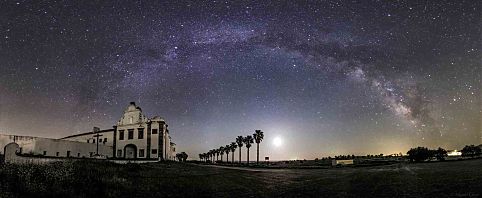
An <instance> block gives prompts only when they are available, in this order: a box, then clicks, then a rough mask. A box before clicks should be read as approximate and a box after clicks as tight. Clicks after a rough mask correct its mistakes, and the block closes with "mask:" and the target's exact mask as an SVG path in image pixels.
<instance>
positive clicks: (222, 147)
mask: <svg viewBox="0 0 482 198" xmlns="http://www.w3.org/2000/svg"><path fill="white" fill-rule="evenodd" d="M225 151H226V150H225V149H224V146H221V147H219V153H221V162H223V156H224V152H225Z"/></svg>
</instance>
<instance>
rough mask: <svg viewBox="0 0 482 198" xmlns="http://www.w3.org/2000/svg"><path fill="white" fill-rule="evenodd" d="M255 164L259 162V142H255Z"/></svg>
mask: <svg viewBox="0 0 482 198" xmlns="http://www.w3.org/2000/svg"><path fill="white" fill-rule="evenodd" d="M256 164H259V143H258V144H256Z"/></svg>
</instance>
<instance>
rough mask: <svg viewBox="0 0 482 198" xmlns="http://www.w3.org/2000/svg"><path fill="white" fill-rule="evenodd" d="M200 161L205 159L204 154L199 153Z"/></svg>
mask: <svg viewBox="0 0 482 198" xmlns="http://www.w3.org/2000/svg"><path fill="white" fill-rule="evenodd" d="M199 161H203V154H202V153H199Z"/></svg>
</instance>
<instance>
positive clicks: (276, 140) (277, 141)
mask: <svg viewBox="0 0 482 198" xmlns="http://www.w3.org/2000/svg"><path fill="white" fill-rule="evenodd" d="M273 145H274V146H275V147H280V146H282V145H283V139H281V137H275V138H274V139H273Z"/></svg>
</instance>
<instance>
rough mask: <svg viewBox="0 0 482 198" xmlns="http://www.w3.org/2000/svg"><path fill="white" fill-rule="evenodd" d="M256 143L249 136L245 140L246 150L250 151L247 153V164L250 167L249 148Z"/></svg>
mask: <svg viewBox="0 0 482 198" xmlns="http://www.w3.org/2000/svg"><path fill="white" fill-rule="evenodd" d="M252 143H254V139H253V137H252V136H250V135H248V136H246V137H245V138H244V144H246V148H247V149H248V152H247V159H246V163H247V164H248V165H249V147H251V144H252Z"/></svg>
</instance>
